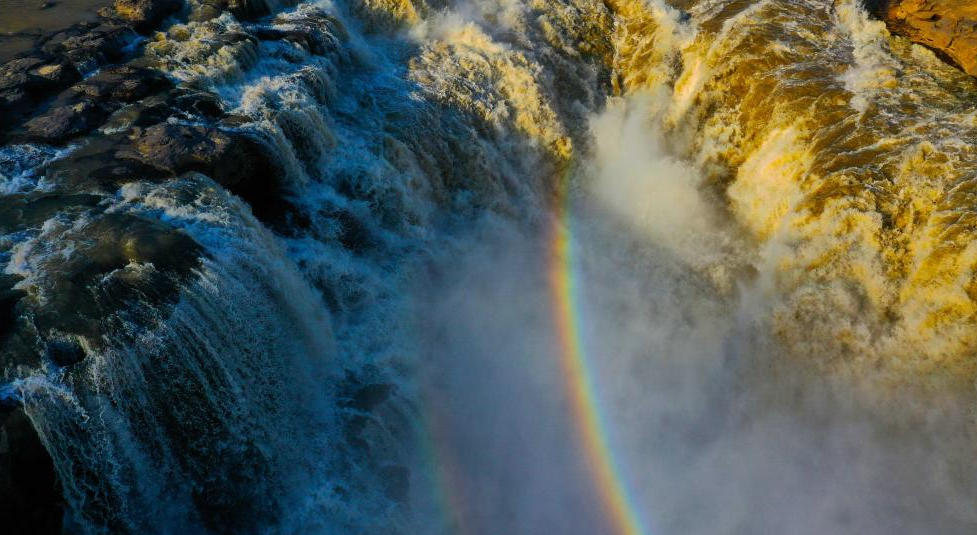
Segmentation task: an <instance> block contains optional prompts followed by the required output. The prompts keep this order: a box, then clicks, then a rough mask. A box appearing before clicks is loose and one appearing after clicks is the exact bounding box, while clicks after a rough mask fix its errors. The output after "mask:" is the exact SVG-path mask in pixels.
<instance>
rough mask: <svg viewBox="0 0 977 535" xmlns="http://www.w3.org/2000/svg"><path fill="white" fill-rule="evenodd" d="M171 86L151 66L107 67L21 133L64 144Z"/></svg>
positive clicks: (32, 138)
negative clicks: (119, 110) (135, 103)
mask: <svg viewBox="0 0 977 535" xmlns="http://www.w3.org/2000/svg"><path fill="white" fill-rule="evenodd" d="M169 87H170V82H169V80H167V79H166V78H165V77H164V76H163V75H162V74H161V73H159V72H157V71H154V70H151V69H143V68H139V67H133V66H129V65H116V66H111V67H106V68H105V69H102V70H101V71H99V72H98V73H97V74H96V75H94V76H91V77H89V78H87V79H85V80H83V81H81V82H79V83H77V84H75V85H74V86H72V87H71V88H70V89H68V90H66V91H64V92H62V93H61V94H60V95H58V97H57V98H56V99H54V101H53V102H51V103H50V104H48V106H49V108H48V109H47V111H45V112H42V113H41V114H39V115H38V116H36V117H34V118H32V119H30V120H29V121H27V122H26V123H25V125H24V131H23V134H22V135H23V136H24V137H25V138H26V139H27V140H30V141H40V142H44V143H62V142H64V141H67V140H68V139H71V138H73V137H76V136H78V135H81V134H85V133H88V132H90V131H91V130H93V129H95V128H97V127H99V126H101V125H102V124H103V123H104V122H105V121H106V120H107V119H108V118H109V116H110V115H111V114H112V112H114V111H116V110H117V109H119V108H121V107H122V106H124V105H125V104H128V103H133V102H136V101H138V100H140V99H142V98H145V97H147V96H149V95H151V94H154V93H157V92H159V91H161V90H163V89H167V88H169ZM15 137H16V135H15Z"/></svg>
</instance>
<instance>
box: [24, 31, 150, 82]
mask: <svg viewBox="0 0 977 535" xmlns="http://www.w3.org/2000/svg"><path fill="white" fill-rule="evenodd" d="M136 37H137V35H136V33H135V32H134V31H133V29H132V28H130V27H128V26H126V25H123V24H115V23H110V22H109V23H104V24H78V25H75V26H72V27H71V28H69V29H67V30H64V31H61V32H58V33H56V34H54V35H51V36H49V37H46V38H45V39H43V40H42V43H41V47H40V48H41V50H42V51H43V52H45V53H46V54H50V55H53V56H56V57H59V58H63V59H64V60H66V61H68V62H70V63H71V64H72V65H73V66H74V67H75V68H76V69H77V70H78V71H80V72H82V73H89V72H92V71H94V70H95V69H97V68H99V67H101V66H103V65H107V64H109V63H114V62H118V61H122V60H123V59H125V58H126V56H127V55H129V54H130V53H131V50H130V49H129V48H128V45H129V44H130V43H132V42H133V41H134V40H135V39H136Z"/></svg>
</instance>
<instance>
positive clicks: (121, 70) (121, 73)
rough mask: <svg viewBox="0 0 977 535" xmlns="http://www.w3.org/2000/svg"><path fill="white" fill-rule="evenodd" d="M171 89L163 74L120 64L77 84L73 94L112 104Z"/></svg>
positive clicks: (128, 101) (135, 99) (127, 101)
mask: <svg viewBox="0 0 977 535" xmlns="http://www.w3.org/2000/svg"><path fill="white" fill-rule="evenodd" d="M170 87H171V83H170V81H169V80H168V79H167V78H166V77H165V76H164V75H163V74H162V73H160V72H159V71H156V70H153V69H145V68H141V67H135V66H132V65H116V66H112V67H106V68H104V69H102V70H100V71H99V72H98V73H97V74H96V75H94V76H92V77H89V78H87V79H86V80H85V81H83V82H81V83H79V84H76V85H75V86H74V87H72V91H74V92H75V93H78V94H81V95H84V96H85V97H88V98H91V99H93V100H96V101H98V102H101V103H103V104H109V103H110V102H117V103H130V102H135V101H137V100H139V99H141V98H145V97H147V96H149V95H151V94H153V93H156V92H158V91H161V90H163V89H169V88H170Z"/></svg>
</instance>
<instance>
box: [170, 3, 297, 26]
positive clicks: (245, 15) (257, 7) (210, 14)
mask: <svg viewBox="0 0 977 535" xmlns="http://www.w3.org/2000/svg"><path fill="white" fill-rule="evenodd" d="M297 3H298V1H297V0H282V1H277V2H276V1H274V0H272V1H268V0H196V1H194V2H192V3H191V5H190V16H189V19H190V20H192V21H207V20H210V19H214V18H217V17H218V16H220V14H221V13H223V12H225V11H228V12H230V13H233V14H234V16H235V17H237V18H238V19H240V20H255V19H259V18H261V17H267V16H268V15H270V14H271V12H272V8H280V7H289V6H293V5H296V4H297Z"/></svg>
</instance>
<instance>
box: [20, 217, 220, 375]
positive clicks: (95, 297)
mask: <svg viewBox="0 0 977 535" xmlns="http://www.w3.org/2000/svg"><path fill="white" fill-rule="evenodd" d="M58 239H59V241H60V242H62V243H67V244H71V245H72V250H73V254H72V255H70V256H69V257H67V258H65V257H61V256H56V255H55V256H52V257H51V258H44V259H42V260H41V262H40V265H39V266H38V267H39V269H41V270H43V272H44V273H55V274H57V273H64V274H67V273H70V276H55V277H50V278H49V279H47V280H45V281H43V283H42V284H43V287H42V289H41V292H42V293H43V297H44V298H43V299H42V300H38V301H36V302H31V303H28V305H29V306H31V308H32V310H31V312H32V316H33V324H34V326H35V327H36V329H37V332H38V333H39V336H40V337H41V338H42V339H44V340H45V341H46V342H47V345H48V349H49V350H50V349H51V341H52V340H53V341H55V344H54V345H55V346H58V344H62V346H61V348H62V349H64V347H65V346H63V343H64V342H65V340H72V339H73V338H72V337H74V336H80V337H84V338H85V339H86V340H88V342H89V344H90V345H92V346H95V347H98V346H99V345H100V344H101V343H103V340H101V339H100V333H102V332H104V331H105V330H106V329H107V328H110V327H114V330H116V331H117V332H124V325H123V324H122V323H119V322H124V321H126V319H125V318H124V317H120V316H119V312H120V311H123V310H129V311H130V312H129V317H130V318H132V314H136V315H137V316H138V314H139V313H140V312H139V311H140V310H145V309H147V307H150V308H156V309H158V308H160V307H167V306H170V305H173V304H175V303H176V300H177V299H178V296H179V287H180V285H181V284H182V282H183V281H185V280H186V279H187V278H188V277H189V276H190V274H191V273H192V271H193V270H194V269H195V268H197V267H198V265H199V257H200V254H201V249H200V246H199V245H197V244H196V242H194V241H193V239H192V238H190V237H189V236H188V235H186V234H185V233H183V232H181V231H179V230H176V229H173V228H172V227H169V226H168V225H166V224H165V223H162V222H160V221H157V220H149V219H144V218H141V217H136V216H132V215H126V214H114V213H111V214H100V216H99V217H98V218H97V219H95V220H91V221H83V222H81V223H80V224H79V225H77V227H76V228H72V229H70V230H68V231H66V232H65V233H64V234H63V235H61V236H60V237H59V238H58ZM133 307H137V308H133ZM144 321H145V318H144ZM116 323H119V324H118V325H116ZM52 356H57V357H62V358H63V359H64V360H63V362H62V363H65V364H66V363H70V362H73V361H77V360H80V359H81V358H82V357H81V355H79V354H78V353H77V352H75V351H74V350H64V351H57V350H56V351H55V355H52Z"/></svg>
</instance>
